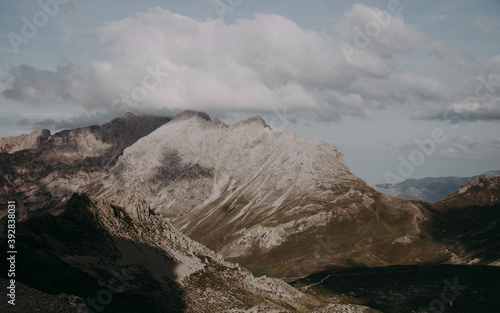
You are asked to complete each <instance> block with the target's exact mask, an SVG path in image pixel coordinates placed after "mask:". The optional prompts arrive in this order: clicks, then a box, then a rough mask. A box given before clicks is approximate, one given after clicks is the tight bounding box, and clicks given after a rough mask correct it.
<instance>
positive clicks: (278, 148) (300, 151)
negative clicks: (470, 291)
mask: <svg viewBox="0 0 500 313" xmlns="http://www.w3.org/2000/svg"><path fill="white" fill-rule="evenodd" d="M89 189H92V190H94V191H95V196H96V197H99V198H103V199H108V200H110V201H113V203H116V204H117V205H120V206H123V207H128V208H142V207H151V209H152V210H154V211H155V212H156V213H157V214H161V215H162V216H165V217H168V218H170V219H171V222H172V224H173V225H174V226H175V227H176V228H177V229H179V230H180V231H182V232H183V233H185V234H186V235H188V236H189V237H190V238H192V239H193V240H196V241H198V242H201V243H202V244H204V245H206V246H207V247H209V248H210V249H212V250H214V251H216V252H217V253H220V254H221V255H222V256H223V257H224V258H225V259H227V260H228V261H231V262H238V263H239V264H241V265H243V266H245V267H247V268H251V269H252V271H253V272H254V273H256V274H267V275H271V276H275V277H288V278H291V277H302V276H304V275H306V274H309V273H313V272H316V271H318V270H322V269H326V268H330V267H345V266H361V265H365V266H366V265H369V266H382V265H388V264H399V263H401V262H420V261H422V262H424V261H430V259H432V258H434V257H430V256H431V255H432V254H433V253H434V251H437V250H439V249H440V248H441V247H440V246H436V245H435V244H433V243H432V242H429V240H428V238H427V237H426V235H425V234H424V233H423V232H422V230H421V227H420V223H422V222H423V221H424V220H425V219H426V216H425V214H426V213H425V212H424V211H422V210H421V208H420V207H419V204H415V203H412V202H409V201H404V200H400V199H397V198H394V197H390V196H386V195H382V194H380V193H378V192H376V191H375V190H374V189H373V188H371V187H370V186H369V185H368V184H367V183H366V182H365V181H363V180H361V179H360V178H358V177H356V176H355V175H353V174H352V173H351V172H350V171H349V169H348V168H347V166H346V164H345V162H344V156H343V155H342V153H341V152H340V151H339V150H338V149H337V148H336V147H334V146H332V145H330V144H327V143H325V142H322V141H319V140H318V141H305V140H303V139H302V138H300V137H299V136H297V135H296V134H295V133H294V132H293V131H287V132H284V133H281V132H279V131H274V130H271V129H270V128H269V127H268V126H267V125H266V123H265V122H264V121H263V120H262V119H261V118H260V117H253V118H249V119H247V120H245V121H242V122H239V123H236V124H233V125H226V124H224V123H222V122H220V121H218V120H211V119H210V118H209V116H208V115H206V114H204V113H203V114H202V113H199V112H184V113H182V114H181V115H179V116H176V117H175V118H174V119H173V120H172V121H170V122H168V123H166V124H164V125H163V126H162V127H160V128H158V129H156V130H155V131H153V132H152V133H151V134H149V135H147V136H144V137H143V138H141V139H139V140H138V141H137V142H136V143H135V144H134V145H132V146H130V147H128V148H126V149H125V150H124V151H123V155H122V156H121V157H120V158H119V159H118V161H117V163H116V165H115V166H114V167H113V168H112V169H111V170H110V172H109V175H107V176H105V177H104V178H103V179H101V180H99V181H98V182H96V183H95V184H94V185H92V186H90V187H89ZM128 214H130V215H131V216H134V217H139V216H140V213H138V212H136V211H133V210H132V211H130V212H128ZM428 256H429V258H430V259H429V260H426V258H427V257H428Z"/></svg>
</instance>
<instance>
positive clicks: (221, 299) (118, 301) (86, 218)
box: [0, 194, 374, 313]
mask: <svg viewBox="0 0 500 313" xmlns="http://www.w3.org/2000/svg"><path fill="white" fill-rule="evenodd" d="M75 230H78V231H75ZM17 233H18V234H19V235H18V237H17V242H18V243H19V244H18V249H17V252H18V253H17V254H16V258H17V263H16V275H17V276H16V280H17V281H18V284H19V285H20V286H21V288H22V289H23V290H24V288H27V289H28V290H30V292H29V293H27V294H23V297H22V298H21V297H20V295H18V300H17V304H18V305H16V307H15V308H13V307H12V306H10V305H8V304H6V303H4V302H5V301H2V303H1V304H0V307H2V311H8V312H26V310H25V309H27V308H28V306H29V310H30V311H34V312H47V311H48V308H50V307H56V311H58V310H59V311H58V312H95V311H98V312H101V311H102V310H103V309H104V312H138V311H140V312H197V313H198V312H247V310H248V312H256V311H259V312H284V311H285V312H291V311H293V312H326V311H325V310H328V312H343V311H345V309H348V308H349V306H344V305H338V306H335V307H332V310H329V307H331V306H330V305H329V304H328V303H324V302H322V301H319V300H317V299H315V298H314V297H311V296H310V295H306V294H303V293H301V292H299V291H298V290H296V289H294V288H293V287H291V286H289V285H288V284H286V283H284V282H283V281H281V280H277V279H271V278H266V277H261V278H254V277H253V276H252V274H251V273H250V272H248V271H247V270H244V269H242V268H240V267H239V266H238V265H236V264H232V263H228V262H225V261H223V260H222V258H221V257H220V256H218V255H216V254H215V253H213V252H212V251H210V250H208V249H207V248H206V247H204V246H202V245H200V244H199V243H197V242H194V241H192V240H190V239H189V238H187V237H186V236H184V235H182V234H180V233H179V232H177V231H176V230H175V229H174V228H173V227H172V225H171V224H170V223H169V222H168V221H167V220H164V219H162V218H159V217H157V216H155V215H153V214H152V215H149V217H148V218H143V219H141V220H132V219H131V218H130V217H129V216H128V215H127V213H126V210H125V209H124V208H121V207H117V206H114V205H112V204H109V203H107V202H106V201H102V200H95V199H91V198H89V197H88V196H86V195H77V194H75V195H73V196H72V197H71V198H70V199H69V201H67V203H66V206H65V209H64V211H63V212H62V213H61V214H59V215H58V216H53V215H51V214H43V215H41V216H35V217H32V218H29V219H28V220H25V221H24V222H20V223H18V224H17ZM1 246H2V248H5V250H7V247H6V246H4V245H3V244H2V245H1ZM2 263H6V261H5V259H3V260H2ZM5 265H6V264H5ZM2 275H3V274H2ZM1 282H2V286H3V285H7V280H6V279H5V277H3V279H1ZM26 286H28V287H26ZM50 295H54V296H50ZM55 295H57V296H55ZM64 299H66V301H63V300H64ZM61 302H62V304H61ZM42 305H43V306H42ZM37 308H39V309H37ZM356 308H357V310H358V311H359V312H374V311H370V310H369V309H368V308H364V307H362V306H356ZM94 310H95V311H94ZM238 310H241V311H238Z"/></svg>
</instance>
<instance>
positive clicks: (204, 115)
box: [172, 110, 210, 121]
mask: <svg viewBox="0 0 500 313" xmlns="http://www.w3.org/2000/svg"><path fill="white" fill-rule="evenodd" d="M193 116H197V117H199V118H201V119H203V120H205V121H210V116H209V115H208V114H207V113H205V112H201V111H194V110H186V111H183V112H181V113H179V114H177V115H176V116H175V117H174V118H173V119H172V121H180V120H187V119H190V118H192V117H193Z"/></svg>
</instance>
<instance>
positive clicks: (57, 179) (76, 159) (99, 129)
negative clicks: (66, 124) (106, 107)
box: [0, 113, 170, 219]
mask: <svg viewBox="0 0 500 313" xmlns="http://www.w3.org/2000/svg"><path fill="white" fill-rule="evenodd" d="M169 120H170V118H165V117H153V116H135V115H133V114H130V113H125V114H123V115H121V116H119V117H117V118H115V119H113V120H112V121H111V122H109V123H107V124H104V125H102V126H98V125H94V126H89V127H84V128H77V129H73V130H64V131H61V132H59V133H56V134H54V135H50V132H49V131H48V130H42V131H36V132H33V133H31V134H28V135H22V136H17V137H7V138H0V165H1V176H0V200H7V199H9V200H17V202H18V203H19V205H20V208H19V213H20V215H21V219H23V218H25V217H26V216H27V214H28V210H29V211H32V212H34V213H35V214H40V213H42V212H45V211H46V210H47V209H51V210H52V209H54V207H58V205H59V204H60V203H61V202H64V201H67V200H68V198H69V197H71V195H72V194H73V193H74V192H76V191H77V190H78V189H79V188H80V186H82V185H85V184H87V183H89V182H92V181H96V180H99V179H100V177H102V175H103V174H104V173H105V172H107V171H108V170H109V169H110V168H111V167H112V166H113V165H114V164H115V162H116V161H117V159H118V157H119V156H120V155H121V154H122V152H123V150H124V149H125V148H126V147H128V146H130V145H132V144H133V143H134V142H135V141H137V140H138V139H139V138H141V137H143V136H146V135H147V134H149V133H151V132H152V131H153V130H155V129H156V128H158V127H159V126H161V125H163V124H164V123H166V122H168V121H169ZM5 212H6V211H5V210H2V211H0V218H1V217H3V216H4V215H5Z"/></svg>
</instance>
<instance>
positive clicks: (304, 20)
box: [0, 0, 500, 184]
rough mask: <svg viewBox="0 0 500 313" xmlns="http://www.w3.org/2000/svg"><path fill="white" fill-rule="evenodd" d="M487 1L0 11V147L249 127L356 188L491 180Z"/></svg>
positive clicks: (493, 9)
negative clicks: (341, 163) (311, 155)
mask: <svg viewBox="0 0 500 313" xmlns="http://www.w3.org/2000/svg"><path fill="white" fill-rule="evenodd" d="M499 17H500V1H498V0H477V1H462V0H458V1H457V0H453V1H451V0H443V1H417V0H400V1H398V0H384V1H378V0H377V1H376V0H373V1H359V2H354V1H343V0H342V1H325V0H323V1H305V0H286V1H285V0H275V1H264V0H191V1H186V0H183V1H180V0H179V1H173V0H163V1H153V0H146V1H128V0H126V1H123V0H120V1H118V0H99V1H97V0H86V1H84V0H40V1H23V0H20V1H7V0H0V110H1V113H2V114H1V115H0V136H1V137H5V136H16V135H20V134H24V133H29V132H31V131H33V130H38V129H43V128H47V129H49V130H51V132H56V131H59V130H62V129H71V128H75V127H83V126H88V125H93V124H103V123H106V122H108V121H109V120H111V119H112V118H113V117H116V116H118V115H120V114H122V113H124V112H132V113H134V114H152V115H163V116H173V115H175V114H177V113H179V112H181V111H183V110H186V109H193V110H199V111H204V112H207V113H208V114H209V115H210V116H211V117H212V118H219V119H220V120H222V121H223V122H225V123H226V124H232V123H235V122H237V121H239V120H242V119H245V118H248V117H251V116H254V115H260V116H262V117H263V118H264V119H265V120H266V122H267V123H268V124H269V125H270V126H271V127H272V128H279V129H280V130H281V131H286V130H293V131H295V132H296V133H298V134H299V135H300V136H302V137H304V138H306V139H307V140H315V139H320V140H324V141H326V142H328V143H331V144H333V145H335V146H337V147H339V148H340V149H341V151H342V152H343V153H344V155H345V157H346V163H347V165H348V166H349V167H350V169H351V171H352V172H353V173H354V174H356V175H358V176H359V177H361V178H363V179H365V180H366V181H367V182H368V183H370V184H376V183H395V182H399V181H402V180H404V179H408V178H423V177H437V176H473V175H477V174H481V173H483V172H486V171H488V170H499V169H500V124H499V123H500V18H499Z"/></svg>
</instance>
